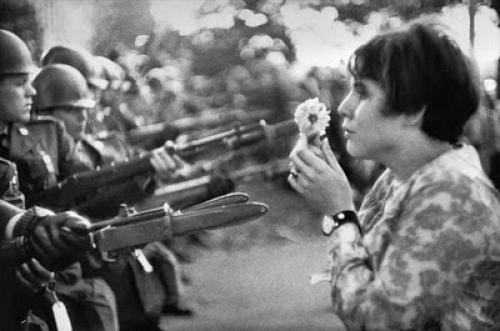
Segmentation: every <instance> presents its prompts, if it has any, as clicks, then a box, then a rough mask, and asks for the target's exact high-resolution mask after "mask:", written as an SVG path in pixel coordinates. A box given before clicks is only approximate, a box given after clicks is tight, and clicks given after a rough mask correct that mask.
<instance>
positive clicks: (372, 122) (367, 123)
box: [338, 78, 404, 163]
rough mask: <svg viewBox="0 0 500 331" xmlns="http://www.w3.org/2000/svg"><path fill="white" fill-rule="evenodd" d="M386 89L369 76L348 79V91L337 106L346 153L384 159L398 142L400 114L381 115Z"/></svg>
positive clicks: (360, 156)
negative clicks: (349, 82) (341, 118)
mask: <svg viewBox="0 0 500 331" xmlns="http://www.w3.org/2000/svg"><path fill="white" fill-rule="evenodd" d="M385 107H386V93H385V91H384V90H383V89H382V86H381V85H380V84H379V83H378V82H376V81H374V80H371V79H359V80H354V79H353V78H352V79H351V87H350V91H349V94H348V95H347V96H346V97H345V99H344V100H343V101H342V103H341V104H340V106H339V110H338V111H339V113H340V115H341V116H342V117H343V118H344V121H343V123H342V128H343V129H344V134H345V138H346V144H347V145H346V148H347V151H348V152H349V154H350V155H352V156H354V157H357V158H361V159H369V160H374V161H378V162H382V163H384V161H385V160H386V159H387V157H388V156H390V154H391V153H392V152H394V150H395V149H397V147H398V146H399V144H400V139H401V137H402V135H401V134H402V130H403V129H404V125H403V124H404V122H403V118H402V115H383V114H382V110H383V109H384V108H385Z"/></svg>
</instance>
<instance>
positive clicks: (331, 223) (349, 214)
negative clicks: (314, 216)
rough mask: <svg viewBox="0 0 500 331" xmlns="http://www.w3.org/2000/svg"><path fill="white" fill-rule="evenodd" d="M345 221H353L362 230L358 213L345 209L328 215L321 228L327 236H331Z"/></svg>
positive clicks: (324, 218)
mask: <svg viewBox="0 0 500 331" xmlns="http://www.w3.org/2000/svg"><path fill="white" fill-rule="evenodd" d="M345 223H353V224H354V225H356V227H357V228H358V230H359V233H362V232H361V225H360V224H359V220H358V215H357V214H356V212H355V211H353V210H344V211H341V212H339V213H337V214H335V215H326V216H325V217H323V221H322V223H321V230H322V231H323V234H324V235H325V236H330V235H331V234H332V233H333V232H334V231H335V230H336V229H337V228H338V227H340V226H341V225H343V224H345Z"/></svg>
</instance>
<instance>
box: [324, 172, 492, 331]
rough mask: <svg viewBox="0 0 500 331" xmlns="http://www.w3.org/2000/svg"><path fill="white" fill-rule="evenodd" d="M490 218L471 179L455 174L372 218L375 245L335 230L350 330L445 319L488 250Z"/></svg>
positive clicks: (341, 297)
mask: <svg viewBox="0 0 500 331" xmlns="http://www.w3.org/2000/svg"><path fill="white" fill-rule="evenodd" d="M491 219H493V217H492V214H491V211H490V209H489V208H487V206H486V205H484V203H483V202H481V201H480V200H475V199H474V194H472V192H471V188H470V185H469V184H468V183H456V182H451V181H450V182H448V183H442V182H440V183H439V184H433V185H430V186H426V187H424V188H422V189H420V190H419V191H418V192H415V193H412V194H411V195H410V196H408V197H407V198H406V199H405V200H404V201H403V202H402V205H401V208H400V209H399V213H396V214H394V215H392V216H390V217H387V218H383V220H382V222H380V224H377V225H376V226H374V227H373V228H372V229H371V230H370V231H377V233H376V234H375V236H376V237H377V239H375V240H378V244H377V245H375V247H376V249H374V250H375V252H370V251H369V250H368V249H367V248H366V247H365V246H364V245H363V240H362V239H361V238H359V239H358V240H355V241H353V242H345V241H344V242H343V241H342V240H340V239H341V238H339V236H340V235H341V232H340V231H336V232H334V234H332V237H331V238H330V241H329V254H330V257H331V279H332V292H331V294H332V303H333V306H334V310H335V312H336V313H337V314H338V316H339V317H340V318H341V319H342V320H343V322H344V324H345V325H346V327H347V328H348V330H361V329H363V330H389V329H420V328H421V329H429V328H431V327H432V326H435V325H439V323H440V319H441V316H442V314H443V313H444V312H445V311H446V310H447V309H449V308H450V306H451V305H452V304H453V301H454V299H456V298H454V297H453V296H454V295H456V293H458V291H459V289H460V288H461V287H462V286H463V283H464V282H465V280H466V278H467V276H468V275H469V274H470V273H471V270H472V269H473V267H474V266H475V265H476V264H477V263H478V262H479V261H480V259H481V257H482V256H484V247H485V245H487V243H485V238H486V236H485V235H484V234H485V233H488V231H489V230H491V228H490V229H488V228H487V227H488V226H490V225H491V221H490V220H491ZM339 230H340V229H339ZM371 235H373V234H371Z"/></svg>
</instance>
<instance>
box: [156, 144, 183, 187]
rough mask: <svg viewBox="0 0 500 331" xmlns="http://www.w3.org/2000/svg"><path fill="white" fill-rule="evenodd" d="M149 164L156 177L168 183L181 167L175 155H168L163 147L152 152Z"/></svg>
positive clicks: (180, 162) (180, 161) (179, 160)
mask: <svg viewBox="0 0 500 331" xmlns="http://www.w3.org/2000/svg"><path fill="white" fill-rule="evenodd" d="M151 164H152V165H153V168H154V169H155V172H156V174H157V175H158V177H159V178H160V179H161V180H163V181H168V180H169V179H171V178H172V177H174V176H175V171H176V170H177V169H178V168H180V167H181V166H182V160H181V159H180V158H179V156H177V155H170V154H169V153H168V152H167V151H166V149H165V148H164V147H160V148H156V149H154V150H153V151H152V157H151Z"/></svg>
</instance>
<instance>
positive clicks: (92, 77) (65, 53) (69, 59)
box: [40, 45, 108, 90]
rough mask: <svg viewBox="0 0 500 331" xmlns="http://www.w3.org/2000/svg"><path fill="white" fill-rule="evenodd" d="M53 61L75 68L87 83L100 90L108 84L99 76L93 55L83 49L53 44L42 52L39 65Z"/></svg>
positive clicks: (52, 62)
mask: <svg viewBox="0 0 500 331" xmlns="http://www.w3.org/2000/svg"><path fill="white" fill-rule="evenodd" d="M54 63H61V64H67V65H69V66H72V67H73V68H76V69H77V70H78V71H80V73H81V74H82V75H83V77H85V79H86V81H87V83H88V84H89V85H91V86H95V87H97V88H99V89H101V90H104V89H105V88H106V86H107V84H108V82H107V81H106V80H105V79H102V78H101V77H99V73H98V67H97V64H96V63H95V61H94V56H93V55H92V54H90V53H89V52H88V51H86V50H85V49H80V48H76V47H71V46H63V45H57V46H54V47H52V48H50V49H49V50H47V51H46V52H45V53H44V54H42V58H41V60H40V65H41V66H46V65H49V64H54Z"/></svg>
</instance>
